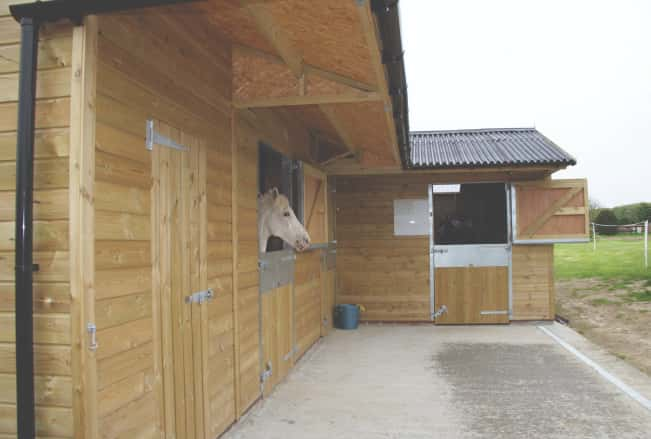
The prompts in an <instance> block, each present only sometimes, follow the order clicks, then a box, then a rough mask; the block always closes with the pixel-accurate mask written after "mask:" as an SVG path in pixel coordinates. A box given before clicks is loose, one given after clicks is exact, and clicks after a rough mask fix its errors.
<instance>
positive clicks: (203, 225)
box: [197, 141, 211, 438]
mask: <svg viewBox="0 0 651 439" xmlns="http://www.w3.org/2000/svg"><path fill="white" fill-rule="evenodd" d="M197 146H198V148H199V150H198V156H199V158H198V160H199V163H198V168H199V169H198V179H197V181H198V199H199V243H198V244H199V285H200V288H201V289H202V290H205V289H206V288H208V199H207V193H206V192H207V187H206V179H207V175H206V173H207V169H206V160H207V158H206V147H207V145H206V144H205V143H204V142H203V141H198V142H197ZM200 319H201V322H200V330H201V352H202V357H201V358H202V362H201V363H202V364H201V376H200V379H198V378H197V381H198V382H200V383H201V385H202V389H201V391H202V393H201V395H202V396H201V401H202V404H203V416H204V421H203V424H202V425H203V428H204V434H203V437H204V438H208V437H209V436H210V415H211V413H210V395H209V392H208V368H209V367H210V365H209V363H208V356H209V352H210V351H209V348H208V341H209V340H208V307H207V306H202V307H201V315H200Z"/></svg>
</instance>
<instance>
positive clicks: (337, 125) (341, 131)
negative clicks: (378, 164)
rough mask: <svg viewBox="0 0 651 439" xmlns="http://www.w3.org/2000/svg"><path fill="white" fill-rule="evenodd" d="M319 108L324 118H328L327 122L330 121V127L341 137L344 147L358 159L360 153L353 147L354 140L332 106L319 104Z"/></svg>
mask: <svg viewBox="0 0 651 439" xmlns="http://www.w3.org/2000/svg"><path fill="white" fill-rule="evenodd" d="M319 110H321V113H323V115H324V116H325V117H326V119H328V122H330V125H332V127H333V128H334V129H335V131H336V132H337V135H338V136H339V138H341V140H342V142H344V145H345V146H346V148H348V150H349V151H350V152H353V153H355V156H356V158H357V159H359V157H360V154H358V149H357V148H356V147H355V142H353V139H352V137H351V136H350V133H349V132H348V130H347V129H346V127H345V126H344V125H343V124H342V123H341V120H340V119H339V115H338V114H337V112H336V111H335V110H334V108H331V107H328V106H326V105H319Z"/></svg>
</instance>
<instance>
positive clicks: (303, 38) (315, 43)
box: [258, 0, 376, 84]
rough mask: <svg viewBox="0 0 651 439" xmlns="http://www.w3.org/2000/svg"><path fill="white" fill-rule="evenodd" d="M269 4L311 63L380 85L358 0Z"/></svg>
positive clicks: (288, 35)
mask: <svg viewBox="0 0 651 439" xmlns="http://www.w3.org/2000/svg"><path fill="white" fill-rule="evenodd" d="M258 7H260V8H262V7H266V8H268V10H269V12H270V13H271V15H272V16H273V19H274V21H275V23H276V25H277V26H278V27H279V28H280V29H282V30H283V32H284V33H285V34H286V35H287V38H288V39H289V41H290V42H291V43H292V44H293V45H294V47H296V48H297V50H298V51H299V52H300V53H301V54H302V56H303V58H304V60H305V62H306V63H308V64H312V65H315V66H317V67H321V68H323V69H325V70H330V71H333V72H336V73H339V74H342V75H345V76H348V77H350V78H353V79H356V80H358V81H362V82H365V83H367V84H376V78H375V73H374V70H373V68H372V65H371V58H370V55H369V49H368V46H367V45H366V41H365V39H364V34H363V31H362V26H361V23H360V18H359V13H358V11H357V9H356V6H355V2H350V1H347V0H331V1H325V2H305V1H301V0H284V1H276V2H269V3H266V4H264V5H262V4H260V5H259V6H258Z"/></svg>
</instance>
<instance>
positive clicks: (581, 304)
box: [554, 236, 651, 375]
mask: <svg viewBox="0 0 651 439" xmlns="http://www.w3.org/2000/svg"><path fill="white" fill-rule="evenodd" d="M650 256H651V255H650ZM650 259H651V258H650ZM554 263H555V267H554V271H555V276H556V312H557V314H559V315H561V316H563V317H564V318H566V319H568V320H569V322H570V326H572V327H573V328H574V329H576V330H577V331H579V332H580V333H582V334H583V335H585V336H586V337H587V338H588V339H590V340H592V341H593V342H595V343H596V344H598V345H601V346H602V347H604V348H606V349H607V350H609V351H610V352H612V353H613V354H615V355H617V356H618V357H619V358H621V359H623V360H626V361H628V362H630V363H631V364H633V365H635V366H637V367H638V368H639V369H640V370H642V371H644V372H646V373H647V374H649V375H651V268H649V269H646V268H645V267H644V243H643V242H642V240H640V239H631V238H630V237H622V236H615V237H607V238H605V237H604V238H601V239H598V240H597V251H593V248H592V243H586V244H557V245H556V246H555V247H554Z"/></svg>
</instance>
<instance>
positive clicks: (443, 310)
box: [432, 305, 448, 320]
mask: <svg viewBox="0 0 651 439" xmlns="http://www.w3.org/2000/svg"><path fill="white" fill-rule="evenodd" d="M447 312H448V307H447V306H445V305H441V307H440V308H439V309H438V310H437V311H436V312H435V313H434V314H432V319H433V320H436V319H437V318H438V317H441V316H442V315H443V314H446V313H447Z"/></svg>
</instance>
